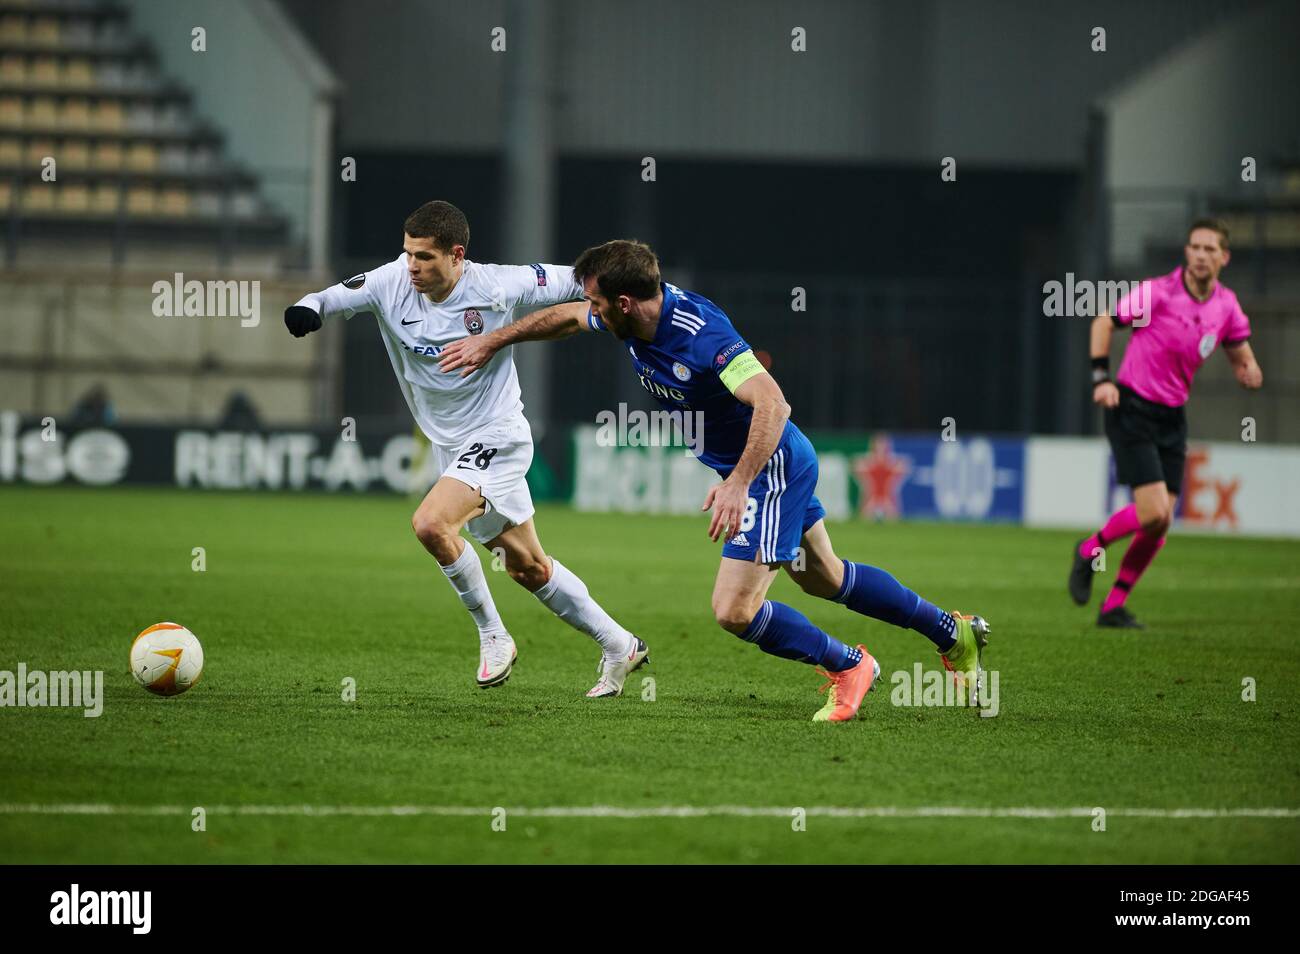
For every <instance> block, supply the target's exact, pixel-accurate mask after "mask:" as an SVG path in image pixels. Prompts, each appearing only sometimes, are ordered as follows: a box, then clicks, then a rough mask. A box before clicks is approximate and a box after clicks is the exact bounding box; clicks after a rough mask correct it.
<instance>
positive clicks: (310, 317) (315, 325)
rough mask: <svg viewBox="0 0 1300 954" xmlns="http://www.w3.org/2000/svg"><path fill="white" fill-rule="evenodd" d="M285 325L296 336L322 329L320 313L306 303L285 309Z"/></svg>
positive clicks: (299, 336)
mask: <svg viewBox="0 0 1300 954" xmlns="http://www.w3.org/2000/svg"><path fill="white" fill-rule="evenodd" d="M284 326H285V327H286V328H288V329H289V334H291V335H293V336H294V337H295V338H301V337H302V336H303V335H307V334H311V333H312V332H313V331H319V330H320V315H318V314H316V312H314V311H312V310H311V309H310V308H308V307H307V306H306V305H290V306H289V307H288V308H286V309H285V310H284Z"/></svg>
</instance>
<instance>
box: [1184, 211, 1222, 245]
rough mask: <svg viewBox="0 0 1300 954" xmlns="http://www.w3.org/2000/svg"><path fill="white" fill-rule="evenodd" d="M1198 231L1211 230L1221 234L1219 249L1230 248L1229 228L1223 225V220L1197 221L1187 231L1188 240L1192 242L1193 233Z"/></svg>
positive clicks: (1208, 219) (1207, 219) (1205, 219)
mask: <svg viewBox="0 0 1300 954" xmlns="http://www.w3.org/2000/svg"><path fill="white" fill-rule="evenodd" d="M1197 229H1209V230H1210V231H1211V232H1218V233H1219V247H1220V248H1223V249H1226V248H1227V247H1228V227H1227V226H1226V225H1224V224H1223V219H1210V218H1204V219H1197V220H1196V221H1195V222H1193V223H1192V224H1191V225H1190V226H1189V227H1188V229H1187V240H1188V241H1189V242H1190V241H1191V239H1192V233H1193V232H1195V231H1196V230H1197Z"/></svg>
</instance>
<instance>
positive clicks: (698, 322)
mask: <svg viewBox="0 0 1300 954" xmlns="http://www.w3.org/2000/svg"><path fill="white" fill-rule="evenodd" d="M673 314H674V315H676V316H677V317H678V318H681V319H682V320H683V321H685V322H688V323H689V324H693V325H695V327H696V328H703V327H704V319H703V318H701V317H699V316H698V315H688V314H687V313H686V312H684V311H679V310H678V309H676V308H674V309H673Z"/></svg>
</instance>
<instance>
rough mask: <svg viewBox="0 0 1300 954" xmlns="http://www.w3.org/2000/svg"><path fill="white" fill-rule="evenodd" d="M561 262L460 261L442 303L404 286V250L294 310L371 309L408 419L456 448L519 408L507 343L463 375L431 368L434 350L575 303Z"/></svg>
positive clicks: (324, 313)
mask: <svg viewBox="0 0 1300 954" xmlns="http://www.w3.org/2000/svg"><path fill="white" fill-rule="evenodd" d="M582 297H583V292H582V286H581V285H579V284H578V283H577V282H576V281H575V280H574V278H573V269H572V268H570V267H568V266H567V265H480V264H478V263H477V262H471V261H469V260H466V261H465V263H464V272H463V274H462V275H461V277H460V281H458V282H457V283H456V287H455V288H453V289H452V290H451V294H449V295H448V296H447V297H446V299H445V300H443V301H440V302H434V301H430V300H429V298H428V296H426V295H424V294H422V293H420V292H418V291H416V290H415V288H414V286H412V285H411V280H410V276H409V273H408V271H407V268H406V253H405V252H403V253H402V254H401V255H399V256H398V257H397V258H396V259H394V260H393V261H391V262H389V263H388V264H386V265H381V266H379V267H378V268H376V269H374V270H373V271H369V272H363V273H361V274H360V275H357V276H355V277H353V278H349V279H348V280H347V281H345V282H341V283H339V284H337V285H332V286H330V287H329V288H327V289H325V290H324V291H322V292H313V293H312V294H310V295H307V296H305V297H304V298H303V299H302V300H301V301H299V302H298V304H299V305H305V306H306V307H308V308H310V309H312V310H313V311H315V312H318V313H319V314H320V316H321V317H322V318H323V319H329V318H338V317H342V318H351V317H352V316H353V315H355V314H357V313H358V312H366V311H369V312H373V313H374V315H375V319H376V321H377V322H378V324H379V332H380V335H381V337H382V338H383V339H384V345H385V347H387V348H388V357H389V358H390V359H391V360H392V362H393V370H394V371H395V372H397V382H398V384H399V385H401V388H402V393H403V394H404V395H406V403H407V404H408V405H409V406H410V408H411V414H412V415H413V416H414V417H415V421H416V423H417V424H419V425H420V429H421V430H422V431H424V433H425V434H426V435H428V438H429V440H430V441H432V442H433V443H434V444H437V445H439V446H442V447H457V446H459V445H460V444H461V443H462V442H463V441H464V439H465V438H466V437H467V436H469V435H470V434H471V433H472V432H473V431H475V430H476V429H479V428H482V427H484V426H486V425H488V424H491V423H493V422H495V421H499V420H503V419H505V418H509V417H517V416H520V415H521V412H522V411H523V407H524V405H523V402H522V401H521V400H520V398H519V378H518V377H517V376H516V374H515V362H514V357H513V353H512V352H513V346H511V347H509V348H503V349H502V350H501V351H498V352H497V353H496V354H495V355H493V356H492V360H491V361H489V362H488V363H487V364H486V365H484V366H483V367H482V368H480V369H479V370H477V371H475V372H474V373H473V374H471V375H470V376H469V377H466V378H462V377H461V376H460V370H456V371H450V372H448V371H443V370H441V369H440V368H439V367H438V355H439V354H441V353H442V349H443V348H444V347H446V346H447V345H448V344H450V343H451V342H453V341H455V340H457V339H458V338H464V337H465V336H466V335H477V334H484V333H486V332H490V331H494V330H496V329H497V328H500V327H502V326H504V325H506V324H508V323H510V322H511V321H513V320H514V317H515V309H516V308H518V307H520V306H525V307H527V306H531V305H551V304H556V303H558V302H563V301H572V300H574V299H577V298H582Z"/></svg>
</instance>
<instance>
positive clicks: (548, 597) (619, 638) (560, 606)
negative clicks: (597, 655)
mask: <svg viewBox="0 0 1300 954" xmlns="http://www.w3.org/2000/svg"><path fill="white" fill-rule="evenodd" d="M476 562H477V561H476ZM533 595H534V596H536V597H537V598H538V599H539V600H541V601H542V603H543V604H544V605H545V606H546V608H547V609H549V610H550V611H551V612H552V613H554V614H555V615H556V616H558V617H560V619H562V620H564V621H565V622H566V623H568V624H569V625H570V626H572V627H573V628H574V629H577V630H581V631H582V632H584V633H586V634H587V635H588V636H590V637H591V638H592V639H594V640H595V641H596V642H598V643H600V648H601V649H602V650H604V651H605V653H606V654H608V655H611V656H615V655H620V654H623V655H626V654H627V653H629V652H631V651H632V642H633V640H634V639H635V637H634V636H633V635H632V634H631V633H629V632H628V631H627V630H625V629H624V628H623V627H622V626H620V625H618V623H616V622H614V619H613V617H611V616H610V615H609V614H608V613H606V612H605V611H604V610H603V609H601V608H600V604H599V603H597V602H596V601H595V600H593V599H592V598H591V594H590V593H588V592H587V585H586V584H585V583H583V582H582V580H580V579H578V578H577V577H576V576H574V575H573V574H572V573H570V572H569V571H568V570H566V569H565V568H564V565H563V564H561V563H560V561H559V560H557V559H555V557H551V578H550V579H549V580H547V581H546V585H545V586H543V587H542V588H541V589H540V590H538V591H537V592H536V593H534V594H533Z"/></svg>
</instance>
